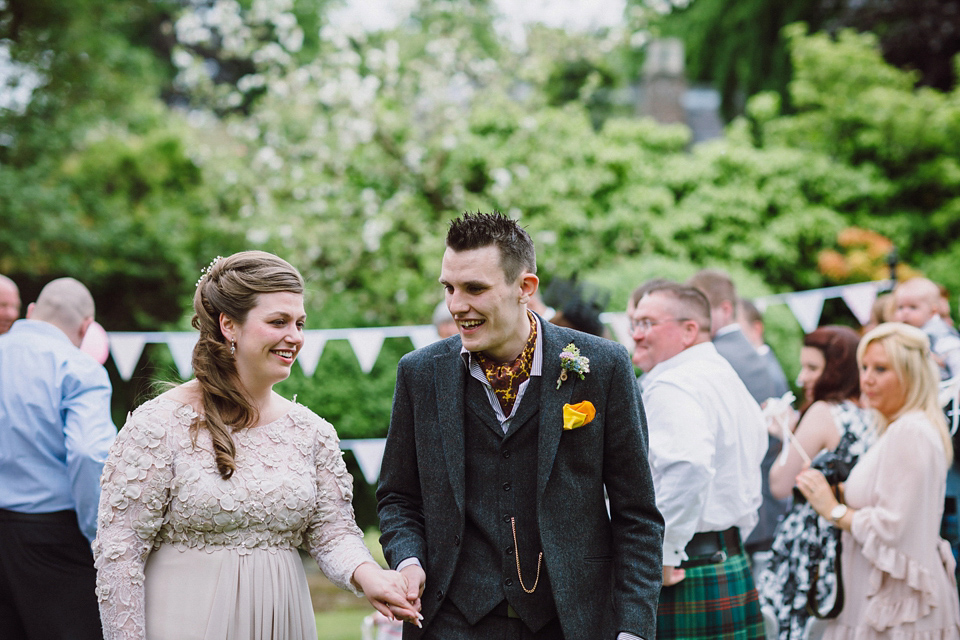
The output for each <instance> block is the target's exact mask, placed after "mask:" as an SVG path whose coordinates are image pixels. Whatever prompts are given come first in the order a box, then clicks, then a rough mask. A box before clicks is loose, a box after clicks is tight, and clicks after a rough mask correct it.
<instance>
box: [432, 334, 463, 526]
mask: <svg viewBox="0 0 960 640" xmlns="http://www.w3.org/2000/svg"><path fill="white" fill-rule="evenodd" d="M456 344H458V345H459V344H460V343H459V342H457V343H456ZM435 366H436V369H435V372H434V373H435V377H434V380H435V381H436V385H437V422H438V424H439V427H440V438H441V441H442V442H443V456H444V459H445V461H446V464H447V472H448V473H449V474H450V485H451V486H452V487H453V497H454V500H456V503H457V507H458V508H459V509H460V513H461V514H462V513H465V510H464V504H463V503H464V494H465V492H466V489H465V486H466V484H465V480H464V451H463V448H464V442H463V409H464V404H463V403H464V397H463V385H464V375H465V372H464V367H463V361H462V360H461V358H460V353H459V350H458V349H453V348H451V349H450V351H449V352H448V353H445V354H442V355H439V356H437V357H436V358H435Z"/></svg>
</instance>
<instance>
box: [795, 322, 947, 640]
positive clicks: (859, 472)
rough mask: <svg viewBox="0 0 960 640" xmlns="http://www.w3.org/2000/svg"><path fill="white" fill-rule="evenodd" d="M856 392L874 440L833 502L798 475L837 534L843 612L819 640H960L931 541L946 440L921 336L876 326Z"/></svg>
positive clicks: (895, 326) (864, 347)
mask: <svg viewBox="0 0 960 640" xmlns="http://www.w3.org/2000/svg"><path fill="white" fill-rule="evenodd" d="M857 362H858V364H859V366H860V389H861V391H862V393H863V398H864V399H865V401H866V403H867V406H868V407H870V408H871V409H873V410H875V411H876V413H877V414H878V415H877V418H878V422H879V432H880V437H879V439H878V441H877V443H876V444H875V445H874V446H873V447H871V448H870V449H869V450H868V451H867V452H866V453H865V454H864V455H863V456H861V458H860V459H859V461H858V462H857V464H856V466H855V467H854V468H853V470H852V471H851V473H850V476H849V478H848V479H847V482H846V484H845V487H844V494H843V498H844V501H843V502H840V501H838V500H837V498H836V497H835V496H834V494H833V492H832V491H831V490H830V487H829V486H828V485H827V482H826V480H825V479H824V477H823V475H822V474H821V473H820V472H818V471H815V470H812V469H807V470H806V471H804V472H803V473H801V474H800V475H799V476H798V478H797V487H798V488H799V489H800V491H801V492H802V493H803V495H804V496H805V497H806V498H807V500H808V501H809V503H810V504H811V505H812V506H813V508H814V509H815V510H816V511H817V512H818V513H819V514H820V515H821V516H823V517H824V518H827V519H828V520H830V521H831V522H833V523H834V526H836V527H839V528H840V529H841V530H842V531H843V533H842V535H841V542H842V545H843V550H842V553H841V561H842V572H843V582H844V591H845V594H844V595H845V605H844V608H843V611H842V612H841V613H840V615H839V617H837V618H836V619H835V620H833V621H832V622H831V623H830V625H829V626H828V628H827V631H826V633H825V635H824V638H844V639H845V638H857V640H870V639H874V638H897V639H898V640H900V639H907V638H918V639H919V638H923V639H932V638H936V639H945V638H960V605H958V599H957V585H956V581H955V579H954V573H953V572H954V567H955V563H954V560H953V556H952V554H951V552H950V548H949V545H948V544H947V543H946V541H944V540H942V539H941V538H940V520H941V517H942V514H943V501H944V493H945V490H946V473H947V467H948V465H949V464H950V461H951V459H952V456H953V450H952V447H951V444H950V436H949V433H948V431H947V426H946V422H945V420H944V416H943V413H942V412H941V411H940V407H939V405H938V403H937V384H938V382H939V375H938V374H937V369H936V365H935V364H934V362H933V360H932V359H931V357H930V344H929V340H928V339H927V336H926V335H925V334H924V333H923V332H922V331H920V330H919V329H916V328H914V327H910V326H907V325H905V324H900V323H885V324H882V325H880V326H878V327H877V328H875V329H873V330H872V331H870V332H869V333H867V334H866V335H865V336H864V337H863V339H862V340H861V342H860V345H859V346H858V348H857Z"/></svg>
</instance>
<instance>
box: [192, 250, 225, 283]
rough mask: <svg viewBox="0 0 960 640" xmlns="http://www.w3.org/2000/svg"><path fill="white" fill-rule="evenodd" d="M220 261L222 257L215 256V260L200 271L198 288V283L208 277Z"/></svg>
mask: <svg viewBox="0 0 960 640" xmlns="http://www.w3.org/2000/svg"><path fill="white" fill-rule="evenodd" d="M221 260H223V256H217V257H216V258H214V259H213V260H211V261H210V264H209V265H207V266H206V267H204V268H203V269H202V270H201V271H200V278H199V279H198V280H197V286H198V287H199V286H200V283H201V282H203V279H204V278H206V277H207V276H208V275H210V272H211V271H213V267H214V266H215V265H216V264H217V263H218V262H220V261H221Z"/></svg>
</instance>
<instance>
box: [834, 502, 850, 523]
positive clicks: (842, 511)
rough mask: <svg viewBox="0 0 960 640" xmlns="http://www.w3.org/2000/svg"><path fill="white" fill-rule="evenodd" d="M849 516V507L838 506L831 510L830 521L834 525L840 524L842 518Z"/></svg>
mask: <svg viewBox="0 0 960 640" xmlns="http://www.w3.org/2000/svg"><path fill="white" fill-rule="evenodd" d="M845 515H847V505H845V504H838V505H837V506H835V507H834V508H833V509H831V510H830V521H831V522H833V523H834V524H837V523H838V522H840V518H842V517H843V516H845Z"/></svg>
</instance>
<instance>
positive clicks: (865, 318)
mask: <svg viewBox="0 0 960 640" xmlns="http://www.w3.org/2000/svg"><path fill="white" fill-rule="evenodd" d="M840 297H841V298H843V301H844V302H845V303H847V306H848V307H849V308H850V311H852V312H853V315H854V317H855V318H856V319H857V322H859V323H860V324H867V323H868V322H869V321H870V312H871V311H872V310H873V303H874V301H876V299H877V285H876V284H875V283H873V282H861V283H860V284H851V285H848V286H846V287H844V288H843V291H841V292H840Z"/></svg>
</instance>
